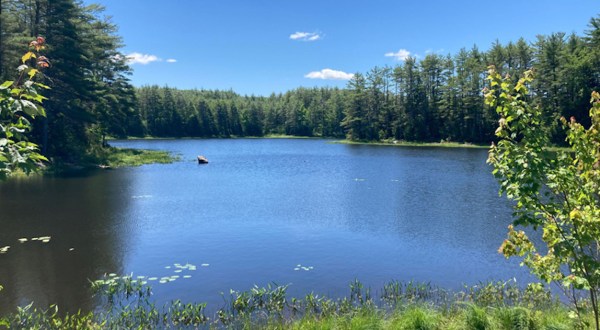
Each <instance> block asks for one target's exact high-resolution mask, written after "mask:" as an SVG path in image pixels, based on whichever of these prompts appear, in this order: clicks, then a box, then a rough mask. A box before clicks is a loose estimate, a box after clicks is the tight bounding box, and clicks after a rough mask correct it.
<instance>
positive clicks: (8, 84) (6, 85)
mask: <svg viewBox="0 0 600 330" xmlns="http://www.w3.org/2000/svg"><path fill="white" fill-rule="evenodd" d="M13 83H14V81H12V80H7V81H5V82H3V83H2V85H0V88H8V87H10V86H12V84H13Z"/></svg>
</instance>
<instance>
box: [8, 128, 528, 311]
mask: <svg viewBox="0 0 600 330" xmlns="http://www.w3.org/2000/svg"><path fill="white" fill-rule="evenodd" d="M326 142H327V141H323V140H268V139H263V140H251V139H248V140H246V139H236V140H161V141H117V142H114V144H116V145H119V146H125V147H136V148H151V149H163V150H170V151H172V152H174V153H178V154H180V155H181V156H182V161H181V162H177V163H174V164H170V165H148V166H142V167H138V168H131V169H119V170H114V171H100V172H95V173H93V174H91V175H89V176H83V177H68V178H43V179H41V178H36V179H33V180H25V181H13V182H8V183H6V184H1V185H0V210H2V211H1V212H0V226H1V227H2V229H3V230H2V232H1V233H0V246H2V243H5V244H9V245H11V246H13V248H11V250H10V252H9V253H8V254H6V255H0V283H2V284H4V285H5V287H6V289H5V291H3V292H2V293H0V309H1V310H0V312H3V311H5V310H7V309H8V308H14V306H15V305H16V304H26V303H29V302H30V301H31V300H35V302H36V304H38V305H39V306H45V305H47V304H49V303H59V304H60V305H61V308H63V309H70V310H73V309H76V308H79V307H81V308H84V309H89V308H93V307H94V306H93V304H94V302H93V301H91V300H90V299H89V291H88V290H87V288H88V286H89V285H88V282H87V281H88V279H95V278H98V277H99V276H101V275H102V274H103V273H105V272H115V273H127V274H129V273H131V272H133V273H134V274H135V275H144V276H152V277H158V278H160V277H163V276H168V275H173V270H172V269H169V268H166V267H167V266H169V265H171V266H172V265H173V264H175V263H180V264H182V265H183V264H186V263H190V264H194V265H201V264H204V263H206V264H209V265H210V266H209V267H198V269H197V270H196V271H195V272H193V274H191V275H192V277H191V278H187V279H185V280H184V279H181V280H177V281H175V282H172V283H167V284H155V285H154V292H155V295H154V298H155V299H156V300H157V303H158V304H159V305H160V303H161V302H164V301H167V300H171V299H182V300H183V301H186V302H187V301H190V302H191V301H196V302H208V303H209V306H217V307H218V306H221V305H222V303H223V299H222V296H221V295H220V292H228V291H229V289H236V290H247V289H249V288H250V287H252V285H254V284H258V285H265V284H267V283H269V282H272V281H275V282H277V283H280V284H291V286H290V294H292V295H303V294H306V293H308V292H311V291H312V292H315V293H318V294H327V295H329V296H332V297H337V296H341V295H344V294H347V291H348V289H347V288H348V283H349V282H350V281H351V280H353V279H355V278H358V279H360V280H361V281H363V282H364V283H365V285H366V286H371V287H373V288H379V287H381V285H382V284H383V283H384V282H386V281H389V280H392V279H399V280H410V279H415V280H419V281H428V282H429V281H430V282H432V283H433V284H438V285H442V286H446V287H449V288H460V287H461V286H462V284H463V283H476V282H477V281H479V280H486V279H499V280H505V279H507V278H512V277H513V276H517V277H519V276H522V275H523V273H524V272H523V270H521V269H519V268H518V265H517V264H516V263H515V262H507V261H505V260H504V259H503V258H502V257H500V256H499V255H498V254H497V252H496V249H497V247H498V245H499V244H500V242H501V240H502V238H503V237H504V235H505V232H506V225H507V224H508V223H509V222H510V208H509V207H508V204H507V203H506V202H505V201H504V200H503V199H501V198H499V197H498V194H497V189H498V187H497V184H496V183H495V181H494V179H493V178H492V176H491V174H490V170H489V168H488V167H487V165H486V164H485V159H486V151H485V150H470V149H436V148H391V147H373V146H354V145H340V144H328V143H326ZM198 154H204V155H206V156H207V158H209V159H210V163H209V164H207V165H203V166H198V165H197V162H196V161H195V157H196V155H198ZM40 235H50V236H52V240H51V242H50V243H49V244H47V245H43V244H41V243H40V244H37V243H39V242H36V244H33V243H29V242H28V243H25V244H19V243H18V242H17V239H18V238H20V237H32V236H40ZM71 247H74V248H75V250H74V251H69V249H70V248H71ZM297 264H302V265H309V266H313V267H314V269H311V271H303V272H300V271H295V270H294V268H295V267H296V265H297Z"/></svg>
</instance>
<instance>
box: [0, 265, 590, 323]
mask: <svg viewBox="0 0 600 330" xmlns="http://www.w3.org/2000/svg"><path fill="white" fill-rule="evenodd" d="M144 280H145V278H142V279H134V278H133V276H117V275H116V274H109V275H108V276H106V277H105V278H104V279H102V280H98V281H94V282H93V283H92V290H93V292H94V293H95V295H96V296H97V298H98V299H99V301H100V302H101V306H99V307H98V308H96V309H95V310H94V312H93V313H83V312H78V313H75V314H68V313H67V314H65V313H62V314H61V313H58V308H57V307H56V306H51V307H50V308H49V309H47V310H39V309H36V308H34V307H33V306H32V305H29V306H25V307H23V308H18V309H17V311H16V312H15V313H13V314H10V315H6V316H4V317H0V327H2V326H6V327H9V328H33V329H63V328H69V329H123V328H126V329H131V328H135V329H164V328H176V329H180V328H190V329H196V328H225V329H331V328H334V329H573V328H574V327H575V326H576V323H574V322H573V320H572V319H569V318H568V316H567V310H565V309H563V308H562V307H561V305H560V304H541V305H539V306H535V307H526V306H521V305H520V304H519V303H518V301H524V299H522V298H520V299H516V300H515V299H511V300H505V299H506V298H505V297H502V296H495V298H494V299H496V300H490V303H491V305H489V306H488V305H484V304H482V302H481V301H479V302H477V301H474V300H470V298H469V297H470V296H469V295H468V294H466V293H460V292H458V293H455V294H454V295H452V294H451V293H449V292H442V291H441V290H439V288H436V287H434V286H432V285H430V284H425V283H415V282H408V283H401V282H396V281H394V282H390V284H388V285H386V286H387V287H388V288H387V289H384V290H382V291H381V292H382V293H381V296H378V297H376V296H372V295H371V290H368V289H366V288H365V287H364V285H363V284H362V283H361V282H359V281H357V280H355V281H352V282H351V283H350V285H349V287H350V293H349V295H348V296H346V297H343V298H339V299H330V298H327V297H325V296H317V295H315V294H313V293H310V294H307V295H306V296H305V297H304V298H301V299H297V298H295V297H292V298H290V297H288V296H287V288H288V286H287V285H286V286H280V285H277V284H269V285H267V286H266V287H259V286H254V287H252V288H251V289H250V290H247V291H233V290H232V291H230V295H229V296H228V297H226V298H225V306H224V307H222V308H220V309H218V310H217V311H216V312H215V313H209V312H208V310H207V306H206V304H203V303H182V302H181V301H179V300H175V301H171V302H168V303H166V304H165V305H164V306H162V307H157V306H156V305H155V304H154V303H153V302H152V301H151V299H150V298H151V296H152V291H151V289H150V287H149V286H148V285H147V283H146V282H144ZM482 286H483V287H488V288H489V287H498V286H500V285H499V284H498V283H489V284H482ZM391 288H402V289H401V290H399V289H396V290H395V291H393V292H394V293H395V294H396V296H395V299H394V302H393V303H392V302H391V301H390V300H389V299H388V300H386V299H387V298H386V296H387V297H388V298H389V296H390V289H391ZM501 288H502V286H500V287H499V288H496V291H497V290H500V289H501ZM467 289H469V288H467ZM386 292H387V293H386ZM519 294H525V293H524V292H520V293H519ZM440 296H443V297H444V299H447V301H446V302H445V303H444V304H446V303H448V304H450V307H448V306H447V305H439V304H438V302H439V301H441V299H439V297H440ZM490 306H492V307H490ZM584 317H587V315H584Z"/></svg>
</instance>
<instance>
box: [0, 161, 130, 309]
mask: <svg viewBox="0 0 600 330" xmlns="http://www.w3.org/2000/svg"><path fill="white" fill-rule="evenodd" d="M128 180H131V178H128V176H127V173H126V171H110V172H94V173H89V174H88V175H83V176H78V177H61V178H27V179H23V180H15V181H10V182H5V183H2V184H0V210H1V211H0V228H1V230H0V246H5V245H10V246H11V248H10V249H9V252H8V253H7V254H3V255H0V283H1V284H2V285H3V286H4V290H3V291H1V292H0V314H4V313H7V312H10V311H14V310H15V308H16V306H24V305H26V304H29V303H31V302H32V301H33V302H35V306H37V307H39V308H47V307H48V306H49V305H50V304H58V306H59V307H60V309H61V310H62V311H76V310H77V309H82V310H84V311H85V310H90V309H93V308H94V303H93V300H92V299H91V296H90V290H89V286H90V285H89V281H88V280H89V279H97V278H99V277H100V276H102V274H104V273H105V272H119V271H120V270H121V269H122V259H123V256H124V254H125V252H126V251H127V246H126V245H127V239H125V235H130V234H131V233H130V232H129V230H127V229H126V228H122V227H121V226H122V224H121V223H120V222H121V221H122V219H123V217H122V216H121V215H122V214H123V213H124V212H126V210H125V208H126V207H127V205H128V203H129V201H130V199H131V194H130V193H128V187H129V186H130V185H129V182H128ZM125 225H126V224H125ZM39 236H51V237H52V238H51V240H50V242H49V243H47V244H45V243H42V242H39V241H31V240H30V241H28V242H26V243H19V242H18V241H17V239H19V238H21V237H26V238H31V237H39ZM71 248H73V249H74V250H72V251H70V249H71Z"/></svg>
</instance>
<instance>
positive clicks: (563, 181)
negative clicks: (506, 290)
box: [485, 67, 600, 329]
mask: <svg viewBox="0 0 600 330" xmlns="http://www.w3.org/2000/svg"><path fill="white" fill-rule="evenodd" d="M488 80H489V81H490V86H491V89H490V90H488V91H487V92H486V95H485V98H486V102H487V104H489V105H491V106H494V107H496V111H497V112H498V114H499V115H500V117H501V118H500V120H499V126H498V129H497V130H496V136H497V137H498V138H499V139H500V141H499V142H498V144H497V145H492V147H491V149H490V153H489V159H488V162H489V163H490V164H492V165H493V166H494V170H493V173H494V175H495V176H496V177H497V178H498V180H499V181H500V186H501V188H500V192H501V193H506V195H507V197H508V198H509V199H512V200H514V201H516V205H515V212H514V216H515V225H524V226H533V228H534V229H538V228H540V227H541V229H542V231H543V234H542V237H541V242H540V241H537V240H533V239H530V238H529V237H528V236H527V234H526V233H525V232H524V231H522V230H515V228H514V227H513V226H512V225H511V226H509V232H508V238H507V239H506V240H505V241H504V243H503V244H502V246H501V247H500V249H499V252H501V253H503V254H504V255H505V256H506V257H511V256H520V257H523V264H525V265H526V266H527V267H529V268H530V270H531V271H532V272H533V273H534V274H535V275H537V276H538V277H540V278H541V279H543V280H545V281H547V282H553V281H556V282H559V283H560V284H561V287H562V288H563V289H564V291H565V293H566V294H567V296H568V297H569V298H570V300H571V301H572V303H573V307H574V313H573V316H574V317H576V316H579V315H581V313H582V312H583V311H585V309H587V308H588V307H591V310H592V311H593V313H594V316H595V323H596V324H595V328H596V329H600V325H599V319H598V316H599V311H598V294H599V289H600V251H599V247H600V246H599V243H600V242H599V239H600V94H598V93H597V92H594V93H592V99H591V103H592V108H591V110H590V118H591V126H590V127H589V128H588V129H586V128H584V127H583V126H582V125H581V124H579V123H577V121H576V120H575V118H573V117H571V118H570V120H569V121H567V120H566V119H564V118H562V119H561V122H562V125H563V128H564V129H565V130H566V135H567V138H566V141H567V143H568V144H569V146H570V149H571V151H570V152H551V151H549V150H547V146H549V145H550V141H549V137H548V136H549V134H547V131H546V130H545V129H544V128H543V117H542V111H541V110H540V109H539V108H538V107H533V106H531V105H530V104H529V102H528V99H527V98H528V86H529V85H530V84H531V82H532V81H533V74H532V72H530V71H529V72H526V73H525V74H524V76H523V78H521V79H520V80H519V81H518V82H517V83H516V85H513V84H512V83H511V80H510V79H509V78H508V77H507V78H502V77H501V76H500V74H498V73H497V72H496V71H495V69H494V68H493V67H491V68H490V70H489V77H488ZM582 298H589V300H587V299H582ZM588 303H589V304H591V306H588Z"/></svg>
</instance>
